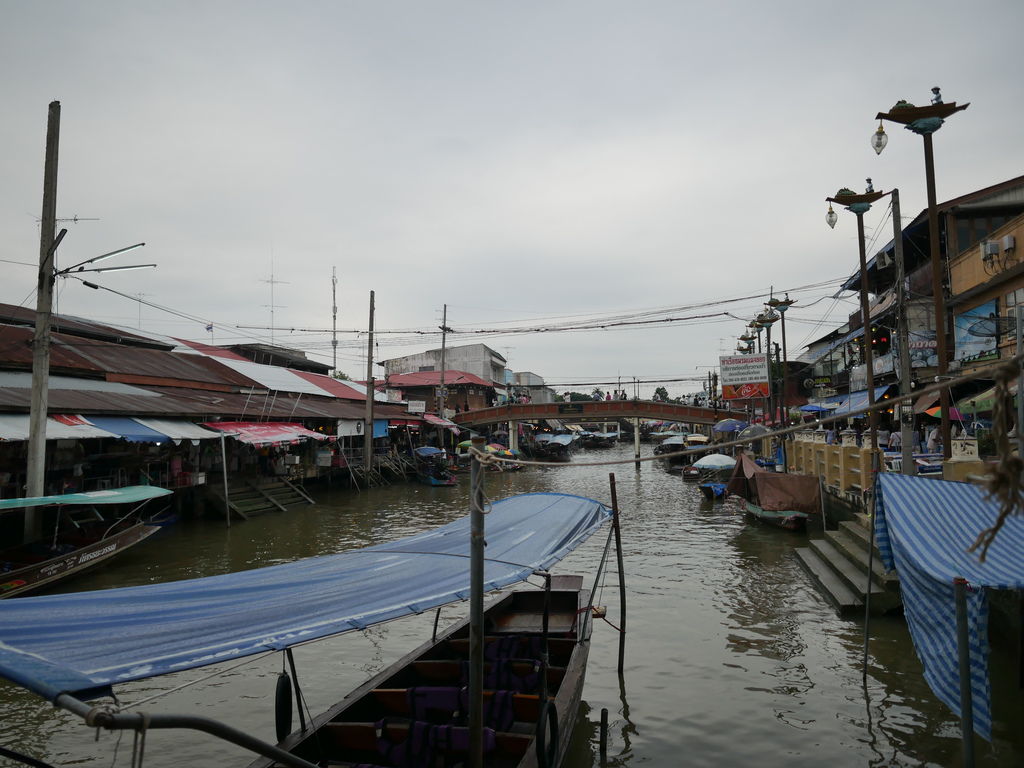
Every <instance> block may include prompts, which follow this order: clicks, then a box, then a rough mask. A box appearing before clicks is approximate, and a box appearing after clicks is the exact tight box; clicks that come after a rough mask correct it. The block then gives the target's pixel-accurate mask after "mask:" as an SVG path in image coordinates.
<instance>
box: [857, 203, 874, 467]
mask: <svg viewBox="0 0 1024 768" xmlns="http://www.w3.org/2000/svg"><path fill="white" fill-rule="evenodd" d="M855 213H856V211H855ZM857 247H858V249H859V251H860V317H861V322H862V323H863V324H864V367H865V368H867V376H868V407H869V408H871V410H870V411H868V428H869V429H870V430H871V451H872V452H875V451H877V450H878V414H877V413H876V412H875V409H874V405H875V366H874V355H873V352H874V350H873V349H872V348H871V347H872V344H874V334H873V333H872V332H871V311H870V309H869V308H868V259H867V254H866V253H865V250H864V248H865V246H864V214H863V213H857Z"/></svg>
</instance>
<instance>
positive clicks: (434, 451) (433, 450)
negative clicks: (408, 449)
mask: <svg viewBox="0 0 1024 768" xmlns="http://www.w3.org/2000/svg"><path fill="white" fill-rule="evenodd" d="M412 452H413V453H415V454H416V455H417V456H423V457H427V456H440V455H441V454H443V453H444V451H442V450H441V449H440V448H437V447H435V446H433V445H423V446H420V447H419V448H413V451H412Z"/></svg>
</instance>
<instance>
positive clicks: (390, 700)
mask: <svg viewBox="0 0 1024 768" xmlns="http://www.w3.org/2000/svg"><path fill="white" fill-rule="evenodd" d="M461 690H462V689H459V688H453V689H452V692H453V693H454V694H455V695H454V696H452V697H451V698H452V700H453V704H454V706H449V705H447V704H445V705H440V704H438V703H437V702H436V700H435V701H434V702H428V703H427V704H426V705H425V707H426V708H429V709H430V710H432V709H435V707H437V715H438V716H440V717H443V718H444V722H450V721H451V719H452V717H453V715H454V714H455V712H456V711H459V710H461V705H462V701H461V700H460V697H459V695H458V694H459V692H460V691H461ZM415 691H416V689H415V688H412V689H410V688H375V689H374V690H373V691H371V692H370V695H371V696H373V698H374V699H375V700H376V701H377V703H378V704H380V706H381V707H382V708H383V709H385V710H386V711H387V712H388V713H389V714H391V715H398V716H400V717H413V716H415V717H417V718H418V719H423V715H424V712H423V711H420V712H414V709H416V707H415V706H414V705H413V703H412V702H413V699H414V695H415ZM500 693H506V694H508V693H510V692H500ZM500 693H499V694H498V695H500ZM483 694H484V724H485V725H486V724H488V723H489V722H490V718H489V715H490V712H489V711H488V710H489V709H490V705H491V701H492V700H493V699H494V697H495V695H496V692H495V691H484V692H483ZM467 695H468V692H467ZM510 699H511V715H512V718H513V719H514V720H515V721H517V722H521V723H536V722H537V718H538V717H540V696H537V695H535V694H531V693H511V694H510Z"/></svg>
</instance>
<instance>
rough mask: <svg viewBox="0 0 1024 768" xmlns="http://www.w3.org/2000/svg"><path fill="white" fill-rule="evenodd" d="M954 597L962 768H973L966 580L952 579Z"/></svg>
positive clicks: (972, 713) (971, 699)
mask: <svg viewBox="0 0 1024 768" xmlns="http://www.w3.org/2000/svg"><path fill="white" fill-rule="evenodd" d="M953 592H954V594H955V596H956V647H957V651H958V656H959V661H960V736H961V738H962V739H963V743H964V768H974V700H973V698H972V697H971V643H970V638H969V636H968V632H967V579H964V578H961V577H959V576H958V577H957V578H955V579H953Z"/></svg>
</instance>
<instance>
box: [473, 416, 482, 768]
mask: <svg viewBox="0 0 1024 768" xmlns="http://www.w3.org/2000/svg"><path fill="white" fill-rule="evenodd" d="M485 442H486V441H485V440H484V438H483V437H480V436H477V437H474V438H473V448H474V450H475V451H483V449H484V443H485ZM469 517H470V534H469V537H470V539H469V764H470V766H472V768H483V764H484V729H483V726H484V468H483V465H482V464H481V463H480V459H479V457H478V456H477V455H476V453H473V454H472V460H471V463H470V474H469Z"/></svg>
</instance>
